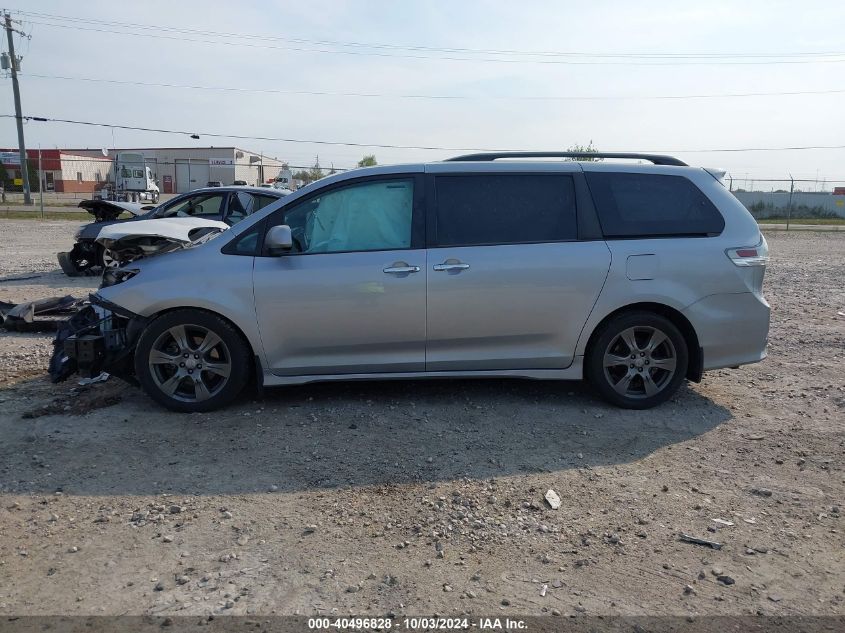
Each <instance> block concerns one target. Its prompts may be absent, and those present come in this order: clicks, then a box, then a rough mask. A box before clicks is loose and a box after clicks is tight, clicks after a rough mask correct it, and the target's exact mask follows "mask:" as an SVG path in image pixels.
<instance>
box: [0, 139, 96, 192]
mask: <svg viewBox="0 0 845 633" xmlns="http://www.w3.org/2000/svg"><path fill="white" fill-rule="evenodd" d="M38 154H39V150H37V149H28V150H27V151H26V158H27V162H28V163H29V173H30V180H32V175H33V174H36V178H37V174H38V173H39V160H38ZM0 163H2V164H3V167H4V168H5V170H6V182H5V183H3V184H4V185H5V186H6V190H7V191H13V190H14V189H17V188H18V187H20V185H19V184H18V186H17V187H16V186H15V180H16V179H18V180H19V179H20V178H21V177H22V176H21V166H20V158H19V154H18V150H17V149H15V148H11V149H5V148H0ZM111 167H112V161H111V159H109V158H99V157H91V156H80V155H78V154H71V153H68V152H66V151H64V150H60V149H42V150H41V166H40V175H41V178H40V180H41V184H42V186H43V187H44V191H55V192H57V193H91V192H93V191H94V189H95V188H97V187H99V186H100V184H101V183H103V182H106V180H107V179H108V177H109V170H110V169H111ZM32 189H33V191H36V190H37V186H36V183H32Z"/></svg>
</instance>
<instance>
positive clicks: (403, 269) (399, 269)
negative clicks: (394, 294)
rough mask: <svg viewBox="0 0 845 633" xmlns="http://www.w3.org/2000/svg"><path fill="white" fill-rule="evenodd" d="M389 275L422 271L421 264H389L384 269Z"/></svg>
mask: <svg viewBox="0 0 845 633" xmlns="http://www.w3.org/2000/svg"><path fill="white" fill-rule="evenodd" d="M384 272H386V273H387V274H388V275H403V274H404V275H407V274H408V273H418V272H420V267H419V266H408V265H407V264H403V265H401V266H399V265H397V266H388V267H387V268H385V269H384Z"/></svg>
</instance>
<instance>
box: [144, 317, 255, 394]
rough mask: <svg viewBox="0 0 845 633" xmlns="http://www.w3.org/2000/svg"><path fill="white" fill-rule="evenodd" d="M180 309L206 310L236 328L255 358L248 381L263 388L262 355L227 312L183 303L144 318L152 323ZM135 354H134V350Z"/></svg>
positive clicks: (250, 354)
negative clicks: (222, 312) (223, 312)
mask: <svg viewBox="0 0 845 633" xmlns="http://www.w3.org/2000/svg"><path fill="white" fill-rule="evenodd" d="M180 310H197V311H199V312H205V313H207V314H211V315H213V316H216V317H217V318H219V319H222V320H224V321H225V322H226V323H228V324H229V325H230V326H231V327H232V329H233V330H235V332H237V334H238V335H239V336H240V337H241V339H242V340H243V342H244V343H246V346H247V349H248V351H249V356H250V358H252V359H253V362H252V364H251V367H250V372H251V373H250V376H249V378H248V379H247V380H248V383H249V382H253V383H254V384H255V385H257V387H258V389H259V390H260V389H261V388H262V385H263V382H264V368H263V366H262V364H261V357H260V356H259V355H258V353H256V351H255V345H253V343H252V341H251V340H250V338H249V336H247V334H246V332H244V331H243V328H241V327H240V326H239V325H238V324H237V323H235V322H234V321H233V320H232V319H230V318H229V317H227V316H226V315H225V314H221V313H220V312H218V311H216V310H211V309H209V308H202V307H199V306H192V305H181V306H171V307H168V308H163V309H161V310H159V311H157V312H154V313H152V314H151V315H149V316H148V317H144V319H145V320H146V322H147V323H150V322H151V321H153V320H155V319H157V318H159V317H162V316H164V315H166V314H170V313H171V312H178V311H180ZM133 354H134V350H133Z"/></svg>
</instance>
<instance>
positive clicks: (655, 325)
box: [586, 311, 689, 409]
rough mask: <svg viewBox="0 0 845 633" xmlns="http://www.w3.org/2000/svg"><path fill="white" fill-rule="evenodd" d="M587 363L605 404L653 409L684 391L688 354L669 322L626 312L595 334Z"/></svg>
mask: <svg viewBox="0 0 845 633" xmlns="http://www.w3.org/2000/svg"><path fill="white" fill-rule="evenodd" d="M586 363H587V367H586V374H587V379H588V380H589V381H590V383H591V384H592V386H593V387H594V388H595V390H596V391H598V393H599V395H600V396H601V397H602V398H604V399H605V400H607V401H608V402H610V403H612V404H615V405H616V406H618V407H623V408H625V409H650V408H651V407H654V406H657V405H658V404H661V403H663V402H665V401H666V400H668V399H669V398H671V397H672V396H673V395H674V394H675V392H676V391H677V390H678V388H679V387H680V386H681V383H682V382H683V381H684V378H685V377H686V373H687V365H688V363H689V351H688V349H687V344H686V341H685V340H684V337H683V335H682V334H681V332H680V331H679V330H678V328H677V327H676V326H675V324H674V323H672V322H671V321H670V320H669V319H667V318H666V317H663V316H661V315H659V314H655V313H653V312H646V311H636V312H624V313H622V314H620V315H618V316H616V317H613V318H612V319H611V320H610V321H608V322H607V323H605V324H604V325H603V326H602V327H601V330H599V331H598V332H597V334H596V337H595V338H594V340H593V342H592V344H591V345H590V349H589V350H588V352H587V358H586Z"/></svg>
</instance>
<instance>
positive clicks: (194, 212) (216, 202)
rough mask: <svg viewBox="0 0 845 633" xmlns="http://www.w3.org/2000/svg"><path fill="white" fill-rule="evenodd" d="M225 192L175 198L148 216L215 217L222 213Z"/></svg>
mask: <svg viewBox="0 0 845 633" xmlns="http://www.w3.org/2000/svg"><path fill="white" fill-rule="evenodd" d="M224 198H225V193H221V192H213V193H211V192H210V193H207V194H202V195H192V196H186V197H180V198H174V199H173V200H170V201H169V202H166V203H164V204H162V205H159V206H158V207H156V208H155V209H153V210H152V211H151V212H150V213H149V214H147V216H145V217H150V218H189V217H215V218H219V217H220V215H221V211H222V207H223V201H224Z"/></svg>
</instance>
